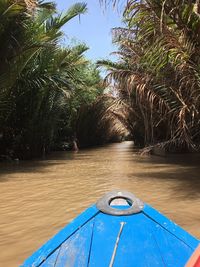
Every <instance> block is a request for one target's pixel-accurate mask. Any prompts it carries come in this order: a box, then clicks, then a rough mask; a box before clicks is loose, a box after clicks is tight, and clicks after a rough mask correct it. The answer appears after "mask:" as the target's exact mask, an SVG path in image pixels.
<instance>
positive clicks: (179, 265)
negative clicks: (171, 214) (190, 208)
mask: <svg viewBox="0 0 200 267" xmlns="http://www.w3.org/2000/svg"><path fill="white" fill-rule="evenodd" d="M116 200H117V201H119V202H120V201H121V200H125V201H126V202H125V205H124V204H123V206H117V207H116V206H114V207H113V201H116ZM127 203H128V206H127V205H126V204H127ZM114 205H115V204H114ZM198 245H199V240H197V239H196V238H194V237H193V236H191V235H190V234H189V233H187V232H186V231H185V230H183V229H182V228H181V227H179V226H178V225H176V224H175V223H174V222H172V221H171V220H169V219H168V218H166V217H165V216H163V215H162V214H161V213H159V212H158V211H156V210H155V209H153V208H152V207H151V206H149V205H147V204H144V203H143V202H142V201H140V200H139V199H137V198H136V197H135V196H134V195H133V194H131V193H129V192H125V191H120V190H117V191H113V192H111V193H108V194H106V195H105V196H104V197H103V198H101V199H100V200H99V201H98V202H97V204H96V205H93V206H92V207H90V208H88V209H87V210H86V211H85V212H83V213H82V214H81V215H80V216H78V217H77V218H76V219H75V220H73V221H72V222H71V223H70V224H68V225H67V226H66V227H65V228H64V229H62V230H61V231H60V232H59V233H58V234H57V235H55V236H54V237H53V238H52V239H50V240H49V241H48V242H47V243H46V244H44V245H43V246H42V247H41V248H40V249H39V250H38V251H36V252H35V253H34V254H33V255H32V256H31V257H30V258H28V259H27V260H26V261H25V262H24V264H23V265H22V266H23V267H31V266H34V267H38V266H40V267H50V266H55V267H64V266H69V267H72V266H73V267H86V266H87V267H88V266H90V267H164V266H165V267H166V266H167V267H184V266H185V264H186V262H187V261H188V259H189V258H190V257H191V255H192V254H193V252H194V251H195V249H196V248H197V246H198Z"/></svg>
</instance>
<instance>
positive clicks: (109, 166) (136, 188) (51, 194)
mask: <svg viewBox="0 0 200 267" xmlns="http://www.w3.org/2000/svg"><path fill="white" fill-rule="evenodd" d="M113 189H125V190H128V191H131V192H132V193H135V194H136V196H137V197H139V198H140V199H142V200H143V201H145V202H147V203H148V204H150V205H152V206H153V207H154V208H156V209H158V210H159V211H161V212H163V213H164V214H165V215H167V216H168V217H170V218H171V219H172V220H174V221H175V222H176V223H177V224H179V225H180V226H182V227H183V228H184V229H186V230H187V231H189V232H190V233H191V234H193V235H195V236H196V237H197V238H200V155H173V156H170V157H157V156H139V155H138V154H137V152H136V150H134V149H133V146H132V143H131V142H124V143H117V144H111V145H108V146H105V147H98V148H93V149H86V150H82V151H79V152H78V153H74V152H56V153H53V154H51V155H50V156H49V157H48V159H46V160H34V161H29V162H28V161H27V162H13V163H4V164H3V163H1V165H0V266H2V267H12V266H19V265H20V263H22V262H23V260H24V259H25V258H26V257H27V256H29V255H30V254H31V253H32V252H33V251H35V250H36V249H37V248H38V247H39V246H41V245H42V244H43V242H45V241H46V240H47V239H49V238H50V237H51V236H52V235H54V234H55V233H56V232H57V231H58V230H59V229H61V228H62V227H63V226H64V225H65V224H66V223H68V222H69V221H70V220H72V219H73V218H74V217H75V216H76V215H78V214H79V213H80V212H82V211H83V210H84V209H85V208H87V207H88V206H89V205H91V204H93V203H95V202H96V201H97V199H98V198H99V197H100V196H102V195H103V194H104V193H105V192H107V191H110V190H113Z"/></svg>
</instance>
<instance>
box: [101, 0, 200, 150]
mask: <svg viewBox="0 0 200 267" xmlns="http://www.w3.org/2000/svg"><path fill="white" fill-rule="evenodd" d="M196 4H198V3H196ZM124 21H125V23H126V27H125V28H117V29H114V41H115V42H116V43H117V44H118V45H119V47H120V48H119V52H118V54H119V57H120V59H119V62H118V63H117V64H113V63H112V62H99V64H100V63H101V64H102V65H104V66H105V65H106V66H107V68H108V70H109V74H108V78H109V77H110V78H112V79H113V81H114V82H115V84H116V86H117V88H120V89H119V96H120V98H122V99H123V100H124V101H125V102H126V103H127V104H129V105H130V107H131V109H132V112H131V113H130V117H131V118H132V120H133V123H132V124H134V123H135V130H136V131H137V129H138V128H137V127H139V128H140V129H141V128H142V129H143V132H144V134H143V136H144V144H145V145H152V144H156V143H161V144H162V145H163V146H164V147H165V148H167V149H169V150H197V149H199V129H200V128H199V122H200V117H199V108H200V107H199V78H200V72H199V62H200V61H199V48H200V35H199V34H200V32H199V29H200V27H199V26H200V17H199V14H197V12H196V10H195V3H194V1H193V2H192V1H157V0H146V1H143V2H138V1H134V0H132V1H128V3H127V6H126V9H125V11H124ZM133 113H134V114H135V115H134V114H133ZM136 114H137V115H136ZM130 117H129V119H130ZM138 125H139V126H138ZM135 130H134V131H135Z"/></svg>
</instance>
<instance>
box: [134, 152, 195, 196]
mask: <svg viewBox="0 0 200 267" xmlns="http://www.w3.org/2000/svg"><path fill="white" fill-rule="evenodd" d="M134 162H135V163H137V164H141V165H143V166H142V168H141V169H140V171H139V172H138V173H137V174H136V173H135V172H134V175H136V176H137V177H138V178H142V179H144V178H145V179H148V180H151V181H155V180H165V181H167V180H174V181H175V183H173V190H174V192H180V191H181V192H182V193H183V195H182V196H181V197H184V198H187V199H194V198H199V197H200V154H176V155H168V156H166V157H160V156H138V157H134ZM142 170H143V171H142ZM129 177H132V175H131V174H130V175H129Z"/></svg>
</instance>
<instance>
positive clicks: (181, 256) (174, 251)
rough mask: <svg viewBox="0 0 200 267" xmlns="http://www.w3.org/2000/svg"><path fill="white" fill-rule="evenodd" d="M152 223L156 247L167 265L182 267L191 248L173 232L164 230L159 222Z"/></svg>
mask: <svg viewBox="0 0 200 267" xmlns="http://www.w3.org/2000/svg"><path fill="white" fill-rule="evenodd" d="M149 222H150V223H151V224H152V230H153V231H152V233H153V236H154V238H155V240H156V243H157V245H158V249H159V251H160V253H161V255H162V258H163V260H164V262H165V266H167V267H174V266H176V267H183V266H185V264H186V262H187V261H188V259H189V258H190V256H191V255H192V253H193V249H192V248H191V247H190V246H189V245H187V244H186V243H185V242H183V241H181V240H180V239H178V238H176V236H175V235H174V234H171V233H170V232H169V231H166V230H165V229H164V228H163V227H162V226H160V225H159V224H155V223H154V222H153V221H151V220H149Z"/></svg>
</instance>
